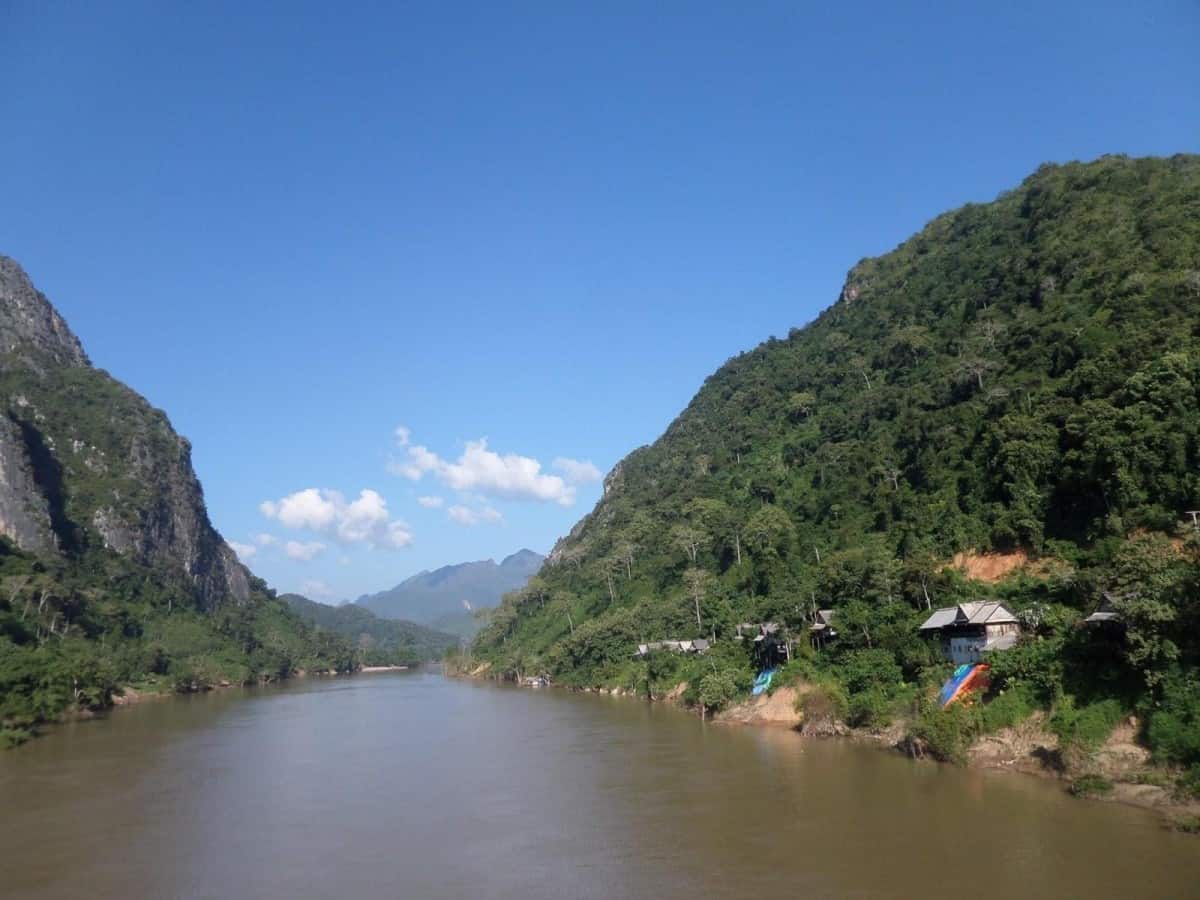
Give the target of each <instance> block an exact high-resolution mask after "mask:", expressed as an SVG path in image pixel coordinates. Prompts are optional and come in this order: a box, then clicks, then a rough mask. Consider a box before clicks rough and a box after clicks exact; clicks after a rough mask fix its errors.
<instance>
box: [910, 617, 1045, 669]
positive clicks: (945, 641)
mask: <svg viewBox="0 0 1200 900" xmlns="http://www.w3.org/2000/svg"><path fill="white" fill-rule="evenodd" d="M921 633H922V634H934V635H937V636H938V637H939V638H940V639H941V645H942V655H943V656H945V657H946V659H948V660H950V661H951V662H953V663H959V664H963V663H976V662H979V660H980V657H981V656H982V655H983V654H984V653H990V652H993V651H996V650H1008V649H1010V648H1011V647H1013V646H1014V645H1015V644H1016V643H1017V638H1019V637H1020V636H1021V624H1020V622H1018V621H1017V617H1016V616H1014V615H1013V614H1012V612H1011V611H1010V610H1009V609H1008V608H1007V607H1006V606H1005V605H1004V604H1003V603H995V602H986V603H985V602H974V603H960V604H959V605H958V606H947V607H943V608H942V609H936V610H934V611H933V614H932V615H931V616H930V617H929V618H928V619H926V620H925V622H924V623H923V624H922V625H921Z"/></svg>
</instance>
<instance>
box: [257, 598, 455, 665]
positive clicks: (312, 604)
mask: <svg viewBox="0 0 1200 900" xmlns="http://www.w3.org/2000/svg"><path fill="white" fill-rule="evenodd" d="M279 599H280V600H282V601H284V602H285V603H287V605H288V607H289V608H290V609H291V610H292V611H293V612H294V613H296V615H298V616H299V617H300V618H301V619H303V620H304V621H306V622H308V623H310V624H312V625H315V626H317V627H318V628H319V629H322V630H323V631H328V632H333V633H334V634H337V635H340V636H341V637H343V638H346V639H347V640H349V641H350V643H351V645H352V646H353V647H354V652H355V659H356V660H357V662H358V663H360V664H361V665H364V666H386V665H400V666H406V665H414V664H416V663H420V662H425V661H428V660H434V659H441V658H442V656H444V655H445V653H446V651H447V650H450V649H453V648H455V647H457V646H458V637H457V636H455V635H453V634H447V633H446V632H443V631H437V630H436V629H433V628H427V627H425V626H424V625H418V624H417V623H416V622H405V621H402V620H399V619H383V618H380V617H379V616H377V615H375V614H374V613H373V612H371V611H370V610H369V609H364V608H363V607H361V606H355V605H354V604H352V603H347V604H344V605H342V606H329V605H327V604H325V603H317V602H316V601H314V600H309V599H308V598H307V597H302V596H300V595H299V594H283V595H281V596H280V598H279Z"/></svg>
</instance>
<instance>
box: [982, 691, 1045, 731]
mask: <svg viewBox="0 0 1200 900" xmlns="http://www.w3.org/2000/svg"><path fill="white" fill-rule="evenodd" d="M1030 693H1031V692H1030V691H1028V689H1024V688H1021V687H1013V688H1009V689H1008V690H1007V691H1004V692H1003V693H1001V694H998V695H996V696H995V697H993V698H992V699H991V700H990V701H989V702H988V703H985V704H983V707H982V708H981V710H980V713H979V716H980V727H981V728H982V730H983V733H984V734H991V733H992V732H995V731H999V730H1000V729H1001V728H1012V727H1013V726H1015V725H1018V724H1020V723H1021V722H1024V721H1025V720H1026V719H1028V718H1029V717H1030V716H1031V715H1032V714H1033V711H1034V710H1035V709H1036V705H1035V703H1034V702H1033V700H1032V698H1031V697H1030Z"/></svg>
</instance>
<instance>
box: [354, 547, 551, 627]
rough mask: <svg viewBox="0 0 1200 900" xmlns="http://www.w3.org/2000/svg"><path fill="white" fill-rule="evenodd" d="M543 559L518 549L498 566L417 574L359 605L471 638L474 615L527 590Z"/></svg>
mask: <svg viewBox="0 0 1200 900" xmlns="http://www.w3.org/2000/svg"><path fill="white" fill-rule="evenodd" d="M543 559H544V557H543V556H542V555H541V554H540V553H534V552H533V551H532V550H518V551H517V552H516V553H513V554H512V555H511V556H506V557H505V558H504V559H503V560H502V561H501V562H500V564H499V565H497V564H496V561H495V560H491V559H485V560H481V561H479V562H468V563H459V564H457V565H452V566H442V567H441V568H440V569H435V570H433V571H432V572H428V571H426V572H419V573H417V574H416V575H413V576H412V577H411V578H407V579H405V580H404V581H402V582H400V584H398V585H396V586H395V587H394V588H392V589H391V590H387V591H381V592H380V593H378V594H364V595H363V596H361V597H359V598H358V600H356V601H355V603H357V605H359V606H364V607H366V608H367V609H370V610H371V611H372V612H374V613H376V614H378V615H380V616H383V617H385V618H389V619H408V620H409V621H412V622H419V623H421V624H423V625H432V626H433V627H435V628H439V629H442V630H444V631H449V632H451V633H453V634H457V635H459V636H462V637H471V636H473V635H474V634H475V631H476V630H477V628H478V623H479V619H478V618H476V617H475V616H474V615H473V613H474V612H478V611H480V610H484V609H488V608H489V607H493V606H495V605H496V604H498V603H499V602H500V598H501V597H502V596H504V594H506V593H508V592H509V591H512V590H516V589H517V588H521V587H524V586H525V582H526V581H528V580H529V578H530V576H532V575H533V574H534V573H535V572H537V570H538V569H539V568H540V567H541V565H542V561H543Z"/></svg>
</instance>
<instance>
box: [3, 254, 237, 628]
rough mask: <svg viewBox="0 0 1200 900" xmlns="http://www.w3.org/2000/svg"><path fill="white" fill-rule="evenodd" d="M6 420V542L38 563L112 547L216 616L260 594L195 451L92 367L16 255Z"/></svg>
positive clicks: (6, 326)
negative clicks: (211, 515) (209, 495)
mask: <svg viewBox="0 0 1200 900" xmlns="http://www.w3.org/2000/svg"><path fill="white" fill-rule="evenodd" d="M0 411H2V413H0V534H3V535H5V536H6V537H8V538H9V539H10V540H12V541H13V542H14V543H15V544H16V545H17V546H18V547H20V548H21V549H22V550H26V551H29V552H33V553H39V554H50V553H57V554H66V555H69V556H70V555H80V554H83V553H86V552H89V551H93V550H100V549H107V550H111V551H114V552H116V553H119V554H122V555H124V556H127V557H129V558H131V559H133V560H135V561H137V562H139V563H142V564H144V565H149V566H153V567H155V568H160V569H162V570H164V571H168V572H173V573H175V574H177V575H180V576H182V577H183V578H184V579H186V580H187V581H188V582H189V584H190V585H191V587H192V590H193V592H194V594H195V596H196V599H197V602H198V603H199V604H200V605H202V606H204V607H206V608H211V607H213V606H215V605H218V604H220V603H222V602H226V601H231V600H232V601H238V602H241V601H244V600H245V599H246V598H247V597H248V596H249V573H248V572H247V571H246V569H245V568H244V567H243V566H242V565H241V564H240V563H238V561H237V558H236V556H235V555H234V553H233V551H232V550H231V549H230V548H229V547H228V546H227V545H226V544H225V542H224V541H223V540H222V539H221V536H220V535H219V534H217V532H216V531H215V530H214V529H213V527H212V524H211V523H210V522H209V519H208V513H207V511H206V510H205V506H204V495H203V492H202V490H201V487H200V483H199V481H198V480H197V479H196V475H195V472H194V471H193V470H192V465H191V446H190V444H189V443H188V442H187V440H186V439H184V438H182V437H180V436H179V435H178V434H176V433H175V431H174V429H172V428H171V424H170V422H169V421H168V419H167V417H166V415H165V414H164V413H162V412H161V411H160V410H157V409H154V408H153V407H152V406H151V405H150V404H149V403H147V402H146V400H145V399H144V398H143V397H141V396H140V395H138V394H137V393H135V392H134V391H132V390H130V389H129V388H127V387H126V386H125V385H123V384H121V383H120V382H118V381H116V380H115V379H113V378H112V377H110V376H109V375H108V374H107V373H105V372H103V371H100V370H99V369H95V368H93V367H92V365H91V363H90V362H89V361H88V358H87V355H86V354H85V353H84V350H83V347H82V345H81V344H80V342H79V339H78V338H77V337H76V336H75V335H74V334H73V333H72V332H71V329H70V328H69V327H68V326H67V323H66V322H65V321H64V320H63V318H62V316H60V315H59V314H58V312H57V311H56V310H55V309H54V307H53V306H51V305H50V302H49V301H48V300H47V299H46V298H45V296H43V295H42V294H41V293H40V292H39V291H37V290H36V289H35V288H34V286H33V285H32V283H31V282H30V280H29V278H28V276H27V275H26V274H25V272H24V271H22V269H21V267H20V266H18V265H17V263H16V262H14V261H13V260H11V259H9V258H7V257H4V256H0Z"/></svg>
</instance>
